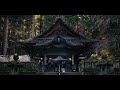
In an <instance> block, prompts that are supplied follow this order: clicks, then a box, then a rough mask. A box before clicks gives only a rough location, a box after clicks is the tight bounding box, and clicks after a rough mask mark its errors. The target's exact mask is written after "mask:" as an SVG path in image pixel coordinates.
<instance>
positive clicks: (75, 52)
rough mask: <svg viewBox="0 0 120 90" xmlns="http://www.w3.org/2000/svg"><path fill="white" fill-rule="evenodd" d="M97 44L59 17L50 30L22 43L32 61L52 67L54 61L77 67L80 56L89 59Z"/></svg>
mask: <svg viewBox="0 0 120 90" xmlns="http://www.w3.org/2000/svg"><path fill="white" fill-rule="evenodd" d="M95 43H96V40H92V39H89V38H86V37H84V36H82V35H80V34H78V33H77V32H75V31H74V30H72V29H71V28H70V27H69V26H68V25H67V23H66V22H65V21H64V20H63V19H62V18H61V17H58V18H57V19H56V20H55V23H53V25H52V26H50V28H49V30H45V31H44V32H43V33H42V34H41V35H38V36H36V37H35V38H33V39H32V40H29V41H25V42H21V45H22V47H23V48H24V50H25V51H26V52H27V53H28V54H29V55H30V57H31V60H33V61H37V60H40V61H41V63H42V64H43V65H50V64H52V61H60V60H61V61H68V62H70V65H77V64H78V62H77V61H79V57H80V55H83V56H84V57H86V58H89V56H90V54H91V53H90V52H89V51H90V49H91V47H92V46H93V45H94V44H95ZM88 52H89V54H88ZM53 63H55V62H53Z"/></svg>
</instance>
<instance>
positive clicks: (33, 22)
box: [32, 15, 36, 38]
mask: <svg viewBox="0 0 120 90" xmlns="http://www.w3.org/2000/svg"><path fill="white" fill-rule="evenodd" d="M34 36H36V31H35V15H33V18H32V38H34Z"/></svg>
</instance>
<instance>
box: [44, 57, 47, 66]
mask: <svg viewBox="0 0 120 90" xmlns="http://www.w3.org/2000/svg"><path fill="white" fill-rule="evenodd" d="M46 61H47V56H46V55H44V65H46Z"/></svg>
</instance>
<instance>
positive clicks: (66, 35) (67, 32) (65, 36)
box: [22, 18, 97, 47]
mask: <svg viewBox="0 0 120 90" xmlns="http://www.w3.org/2000/svg"><path fill="white" fill-rule="evenodd" d="M59 40H60V41H59ZM56 42H59V43H61V42H64V44H66V45H70V46H82V45H84V44H89V45H92V44H94V43H95V42H97V41H96V40H92V39H88V38H86V37H84V36H81V35H79V34H78V33H76V32H75V31H74V30H72V29H71V28H70V27H69V26H68V25H67V24H66V23H65V22H64V21H63V20H62V19H61V18H58V19H57V20H56V21H55V23H53V25H52V26H51V27H50V28H49V30H46V31H45V32H43V34H41V35H38V36H36V37H35V38H33V40H29V41H25V42H22V44H24V45H27V46H30V45H32V46H39V47H40V46H47V45H50V44H51V43H56Z"/></svg>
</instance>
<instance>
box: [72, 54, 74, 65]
mask: <svg viewBox="0 0 120 90" xmlns="http://www.w3.org/2000/svg"><path fill="white" fill-rule="evenodd" d="M72 65H74V55H72Z"/></svg>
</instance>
